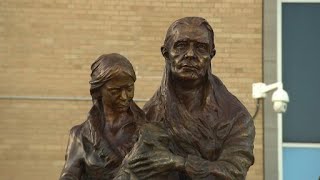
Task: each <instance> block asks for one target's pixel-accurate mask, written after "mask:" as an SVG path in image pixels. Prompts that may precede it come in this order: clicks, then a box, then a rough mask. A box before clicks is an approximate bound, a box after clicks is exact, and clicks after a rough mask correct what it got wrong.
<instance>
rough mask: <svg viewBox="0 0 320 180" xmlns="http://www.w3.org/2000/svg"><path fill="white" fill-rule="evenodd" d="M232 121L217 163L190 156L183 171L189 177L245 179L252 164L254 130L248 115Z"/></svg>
mask: <svg viewBox="0 0 320 180" xmlns="http://www.w3.org/2000/svg"><path fill="white" fill-rule="evenodd" d="M234 121H235V122H234V124H233V127H232V129H231V131H230V133H229V135H228V136H227V138H226V139H225V141H224V143H223V146H222V152H221V154H220V156H219V158H218V160H217V161H208V160H205V159H202V158H201V157H197V156H191V155H189V156H188V157H187V159H186V163H185V171H186V172H187V174H188V175H189V176H190V177H194V178H200V177H205V176H208V175H213V176H215V177H218V178H222V179H232V180H233V179H236V180H242V179H245V177H246V174H247V171H248V169H249V167H250V166H251V165H252V164H253V162H254V156H253V141H254V137H255V128H254V125H253V121H252V118H251V117H250V115H249V114H244V113H241V114H238V115H237V116H236V117H235V119H234Z"/></svg>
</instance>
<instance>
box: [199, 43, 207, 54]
mask: <svg viewBox="0 0 320 180" xmlns="http://www.w3.org/2000/svg"><path fill="white" fill-rule="evenodd" d="M197 49H198V50H200V51H201V52H203V51H206V50H208V46H207V45H205V44H198V45H197Z"/></svg>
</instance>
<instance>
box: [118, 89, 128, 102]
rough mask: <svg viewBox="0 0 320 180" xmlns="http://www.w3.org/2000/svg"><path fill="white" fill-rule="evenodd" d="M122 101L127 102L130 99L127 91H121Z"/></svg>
mask: <svg viewBox="0 0 320 180" xmlns="http://www.w3.org/2000/svg"><path fill="white" fill-rule="evenodd" d="M120 99H121V100H127V99H128V94H127V92H126V90H122V91H121V95H120Z"/></svg>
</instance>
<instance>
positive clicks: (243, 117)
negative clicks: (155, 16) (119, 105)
mask: <svg viewBox="0 0 320 180" xmlns="http://www.w3.org/2000/svg"><path fill="white" fill-rule="evenodd" d="M161 52H162V55H163V57H164V58H165V62H166V64H165V70H164V75H163V79H162V83H161V86H160V88H159V89H158V90H157V91H156V93H155V94H154V96H153V97H152V98H151V99H150V101H149V102H148V103H147V104H146V105H145V107H144V111H145V112H146V116H147V119H148V120H149V121H151V122H157V124H161V126H162V129H164V130H165V131H166V133H167V134H168V136H169V138H168V139H169V140H170V143H168V142H166V143H162V144H166V146H167V147H166V148H167V149H166V148H162V147H161V148H157V147H156V146H157V145H152V144H157V143H151V145H150V143H148V142H146V141H144V142H143V143H144V144H145V145H144V146H150V147H151V146H152V147H153V148H150V147H149V148H146V149H148V150H147V151H141V152H143V153H140V154H137V153H138V152H140V151H139V149H138V150H137V149H135V148H134V149H133V150H132V151H133V154H134V153H136V154H135V155H132V156H130V157H129V159H127V161H128V162H129V163H128V164H129V168H130V169H131V171H132V172H133V173H134V174H135V175H136V176H137V177H139V178H138V179H144V178H146V179H148V178H151V179H154V178H156V179H159V177H161V176H159V175H163V174H164V173H167V174H169V175H168V177H166V178H163V179H232V180H242V179H245V177H246V174H247V171H248V169H249V167H250V166H251V165H252V164H253V162H254V156H253V141H254V136H255V128H254V124H253V120H252V118H251V116H250V114H249V113H248V111H247V109H246V108H245V107H244V106H243V105H242V104H241V103H240V101H239V100H238V99H237V98H236V97H235V96H233V95H232V94H231V93H230V92H229V91H228V90H227V88H226V87H225V86H224V85H223V83H222V82H221V80H220V79H219V78H217V77H216V76H214V75H213V74H212V73H211V60H212V58H213V57H214V56H215V53H216V50H215V44H214V33H213V30H212V28H211V26H210V25H209V24H208V22H207V21H206V20H205V19H203V18H200V17H185V18H182V19H179V20H177V21H175V22H174V23H173V24H172V25H171V26H170V27H169V29H168V31H167V35H166V38H165V41H164V45H163V46H162V47H161ZM159 132H160V131H159ZM160 141H163V140H161V138H160ZM143 143H141V144H143ZM158 146H159V145H158ZM137 147H138V145H137ZM139 147H143V146H141V145H139ZM164 149H166V150H164ZM170 174H171V175H170ZM169 177H170V178H169Z"/></svg>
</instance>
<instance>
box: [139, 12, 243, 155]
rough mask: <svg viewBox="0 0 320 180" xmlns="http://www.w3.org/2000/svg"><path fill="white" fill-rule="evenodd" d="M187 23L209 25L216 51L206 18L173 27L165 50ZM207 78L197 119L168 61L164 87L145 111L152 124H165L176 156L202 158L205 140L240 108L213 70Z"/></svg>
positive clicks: (208, 70) (208, 71) (187, 19)
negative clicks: (178, 91) (176, 84)
mask: <svg viewBox="0 0 320 180" xmlns="http://www.w3.org/2000/svg"><path fill="white" fill-rule="evenodd" d="M185 23H187V24H190V23H191V24H192V25H194V24H196V25H199V26H200V25H203V24H205V25H206V27H208V30H209V33H210V34H211V35H212V36H211V37H212V47H213V48H214V43H213V31H212V29H211V27H210V25H209V24H208V23H207V21H205V20H204V19H203V18H198V17H187V18H182V19H180V20H177V21H175V22H174V23H173V24H172V25H171V26H170V27H169V30H168V32H167V36H166V40H165V43H164V46H163V47H165V48H166V46H167V45H168V44H169V42H170V41H171V40H170V39H172V37H173V35H172V34H173V33H174V32H175V27H176V26H177V25H178V24H185ZM167 48H168V47H167ZM204 78H205V82H204V83H203V85H204V96H203V99H202V100H201V102H202V104H201V107H200V108H201V113H198V114H197V115H198V116H197V117H195V116H194V115H192V114H191V113H190V112H189V111H188V109H187V108H186V107H185V105H184V104H183V103H182V102H180V100H179V99H178V97H177V94H176V92H175V89H174V87H173V86H174V80H173V79H172V73H171V71H170V64H169V62H168V61H166V65H165V70H164V73H163V78H162V82H161V86H160V88H159V89H158V90H157V91H156V93H155V94H154V95H153V97H152V98H151V99H150V101H149V102H147V103H146V104H145V106H144V108H143V109H144V111H145V112H146V117H147V119H148V120H149V121H156V122H161V123H162V124H164V126H165V128H167V131H168V132H169V134H170V135H171V136H172V139H173V141H174V143H173V146H172V147H171V150H172V151H174V153H175V154H178V155H181V156H186V155H187V154H194V155H200V156H201V148H200V147H201V146H200V144H201V139H209V140H213V139H214V138H215V136H216V133H215V132H214V128H215V127H216V126H215V125H216V123H218V121H219V122H221V121H224V120H225V119H227V118H229V117H227V116H228V115H231V114H232V112H228V111H231V108H229V107H227V106H230V105H231V106H233V104H234V106H233V107H237V106H238V104H239V103H238V100H237V99H236V98H235V97H234V96H233V95H232V94H231V93H229V92H228V90H227V89H226V87H225V86H224V85H223V83H222V82H221V81H220V79H219V78H217V77H216V76H214V75H213V74H212V73H211V67H209V68H208V69H207V72H206V75H205V77H204ZM227 102H228V103H227ZM221 107H223V108H221ZM232 109H234V108H232ZM213 114H214V115H213ZM188 147H189V148H188ZM190 147H197V148H190ZM195 149H197V150H195Z"/></svg>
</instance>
